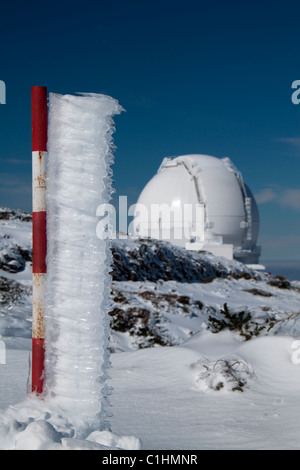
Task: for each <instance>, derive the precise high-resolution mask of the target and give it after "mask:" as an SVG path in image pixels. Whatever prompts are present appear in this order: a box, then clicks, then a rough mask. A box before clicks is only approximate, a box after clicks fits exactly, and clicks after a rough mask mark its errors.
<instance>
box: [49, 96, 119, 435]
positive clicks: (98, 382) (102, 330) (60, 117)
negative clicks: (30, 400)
mask: <svg viewBox="0 0 300 470" xmlns="http://www.w3.org/2000/svg"><path fill="white" fill-rule="evenodd" d="M49 106H50V110H49V126H48V168H47V240H48V242H47V243H48V249H47V250H48V251H47V280H46V306H45V324H46V338H45V347H46V357H45V394H46V398H47V399H48V400H50V401H51V402H53V404H55V403H56V404H57V406H58V407H59V409H61V412H62V414H63V415H64V416H67V417H68V419H69V420H70V422H72V423H73V421H74V420H75V421H77V422H75V423H73V425H74V427H75V429H77V431H78V434H79V435H80V429H85V430H86V429H87V428H89V429H94V428H95V429H99V426H100V428H101V426H102V427H103V423H104V422H105V417H104V416H105V413H104V411H105V400H106V393H107V392H106V389H105V387H106V385H105V380H106V376H107V368H108V366H109V355H108V337H109V333H108V324H109V323H108V318H109V317H108V311H109V309H110V307H111V303H110V302H111V301H110V282H111V277H110V274H109V271H110V264H111V252H110V246H109V240H108V239H107V238H104V239H100V238H98V237H97V234H96V225H97V222H98V220H97V217H96V210H97V207H98V206H99V205H100V204H103V203H107V202H109V201H110V199H111V193H112V180H111V174H112V170H111V164H112V163H113V153H112V150H113V141H112V133H113V132H114V121H113V116H114V115H115V114H119V113H120V112H121V111H122V108H121V106H120V105H119V104H118V102H117V101H116V100H114V99H113V98H111V97H109V96H105V95H100V94H79V95H78V96H73V95H58V94H54V93H50V96H49Z"/></svg>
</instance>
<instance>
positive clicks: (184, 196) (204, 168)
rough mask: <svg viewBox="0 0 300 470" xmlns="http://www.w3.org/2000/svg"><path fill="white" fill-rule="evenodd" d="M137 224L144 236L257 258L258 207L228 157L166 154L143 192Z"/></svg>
mask: <svg viewBox="0 0 300 470" xmlns="http://www.w3.org/2000/svg"><path fill="white" fill-rule="evenodd" d="M133 227H134V234H135V236H138V237H141V238H154V239H164V240H169V241H171V242H172V243H174V244H175V245H178V246H184V247H186V248H187V249H189V250H206V251H210V252H212V253H214V254H216V255H219V256H225V257H227V258H229V259H232V258H235V259H237V260H239V261H243V262H244V263H247V264H257V263H258V259H259V255H260V247H257V246H256V242H257V237H258V231H259V214H258V208H257V205H256V202H255V199H254V197H253V195H252V193H251V191H250V189H249V188H248V187H247V186H246V184H245V183H244V181H243V178H242V175H241V173H240V172H239V171H238V170H237V169H236V168H235V166H234V165H233V164H232V162H231V161H230V159H229V158H223V159H219V158H216V157H212V156H209V155H184V156H180V157H175V158H172V159H171V158H165V159H164V160H163V162H162V164H161V166H160V168H159V169H158V172H157V174H156V175H155V176H154V177H153V178H152V179H151V180H150V181H149V183H148V184H147V185H146V186H145V188H144V189H143V191H142V193H141V194H140V197H139V199H138V202H137V205H136V208H135V214H134V221H133Z"/></svg>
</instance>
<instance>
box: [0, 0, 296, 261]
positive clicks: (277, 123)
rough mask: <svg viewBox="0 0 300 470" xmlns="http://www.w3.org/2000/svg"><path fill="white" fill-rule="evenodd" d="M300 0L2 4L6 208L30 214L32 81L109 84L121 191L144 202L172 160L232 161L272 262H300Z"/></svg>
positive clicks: (61, 87) (0, 145)
mask: <svg viewBox="0 0 300 470" xmlns="http://www.w3.org/2000/svg"><path fill="white" fill-rule="evenodd" d="M299 14H300V4H299V2H297V1H289V0H287V1H278V2H274V1H272V2H271V1H264V0H262V1H256V0H254V1H252V2H248V1H243V2H241V1H218V0H217V1H215V2H208V1H205V2H204V1H201V0H197V1H193V0H152V1H148V0H140V1H130V0H129V1H125V0H122V1H120V0H115V1H102V0H98V1H91V0H86V1H76V0H73V1H72V2H68V1H63V0H62V1H61V2H56V1H51V2H49V1H35V0H34V1H33V0H28V1H27V2H24V1H15V2H11V3H9V2H5V3H2V4H1V7H0V15H1V29H0V39H1V62H0V80H4V81H5V83H6V87H7V89H6V100H7V102H6V104H5V105H0V129H1V131H0V132H1V140H0V160H1V169H2V171H1V175H0V205H2V206H8V207H11V208H21V209H25V210H28V211H30V210H31V116H30V88H31V86H32V85H44V86H47V88H48V91H49V92H56V93H75V92H78V91H84V92H89V91H91V92H98V93H105V94H108V95H111V96H113V97H114V98H116V99H118V101H119V102H120V104H121V105H122V106H123V107H124V108H125V109H126V113H122V114H121V115H120V116H117V117H116V119H115V122H116V134H115V135H114V140H115V144H116V145H117V151H116V152H115V164H114V179H115V189H116V191H117V195H127V196H128V198H129V203H130V204H131V203H134V202H136V199H137V197H138V195H139V193H140V191H141V190H142V188H143V187H144V185H145V184H146V183H147V181H148V180H149V179H150V177H152V176H153V175H154V173H155V172H156V171H157V168H158V167H159V165H160V163H161V161H162V159H163V157H165V156H175V155H180V154H186V153H207V154H210V155H214V156H217V157H224V156H228V157H230V158H231V160H232V161H233V162H234V163H235V165H236V166H237V167H238V168H239V170H240V171H241V172H242V174H243V176H244V179H245V181H246V183H247V184H248V185H249V187H250V188H251V189H252V192H253V193H254V194H255V195H257V200H258V202H259V209H260V215H261V236H260V242H261V244H262V245H263V258H265V259H282V260H283V259H290V260H293V259H300V184H299V174H300V105H298V106H296V105H294V104H293V103H292V101H291V95H292V89H291V84H292V82H293V81H294V80H297V79H300V52H299V50H300V49H299V44H300V20H299V18H300V16H299Z"/></svg>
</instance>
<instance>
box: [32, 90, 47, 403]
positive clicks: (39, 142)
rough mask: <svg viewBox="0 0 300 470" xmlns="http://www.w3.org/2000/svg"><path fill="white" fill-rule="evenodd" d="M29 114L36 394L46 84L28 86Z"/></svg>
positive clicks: (35, 381)
mask: <svg viewBox="0 0 300 470" xmlns="http://www.w3.org/2000/svg"><path fill="white" fill-rule="evenodd" d="M31 117H32V251H33V256H32V275H33V293H32V296H33V305H32V377H31V388H32V391H33V392H36V393H38V394H40V393H42V392H43V383H44V355H45V349H44V339H45V327H44V291H45V277H46V251H47V238H46V157H47V88H46V87H43V86H33V87H32V88H31Z"/></svg>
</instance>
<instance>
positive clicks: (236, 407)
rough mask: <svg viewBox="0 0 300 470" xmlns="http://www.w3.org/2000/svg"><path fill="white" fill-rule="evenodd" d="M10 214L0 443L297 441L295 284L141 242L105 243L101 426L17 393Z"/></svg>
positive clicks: (18, 272)
mask: <svg viewBox="0 0 300 470" xmlns="http://www.w3.org/2000/svg"><path fill="white" fill-rule="evenodd" d="M3 211H4V210H3ZM3 211H2V212H3ZM0 216H1V212H0ZM22 217H23V216H21V215H20V214H19V217H17V216H16V217H15V218H14V217H11V215H10V216H7V217H6V216H3V218H2V219H1V217H0V219H1V220H0V234H1V241H0V261H1V262H2V265H1V267H2V270H1V271H0V280H1V285H0V296H1V297H0V336H1V340H2V341H3V343H4V345H5V348H6V363H5V364H0V409H1V412H0V448H2V449H29V448H33V449H113V448H118V449H138V448H140V449H146V450H150V449H157V450H159V449H163V450H165V449H167V450H169V449H172V450H191V449H194V450H196V449H199V450H200V449H300V430H299V422H300V406H299V405H300V398H299V397H300V364H299V362H300V343H298V342H297V341H298V340H299V339H300V338H299V336H300V320H299V318H300V314H299V312H300V290H299V287H300V283H299V282H296V281H295V282H289V281H288V280H286V279H283V278H281V277H280V278H278V277H274V276H271V275H268V274H267V273H263V272H256V271H251V270H249V269H248V268H246V267H243V266H241V265H240V263H235V262H227V261H226V260H224V259H221V258H220V259H217V258H214V257H212V256H211V255H207V254H199V255H197V256H196V255H193V256H191V257H189V255H188V253H186V255H185V253H183V252H182V251H178V250H177V249H174V250H172V249H170V248H168V247H167V245H161V246H158V245H156V244H155V243H150V242H149V244H148V245H147V244H142V245H141V244H137V243H135V242H132V241H122V242H118V241H115V242H114V247H113V252H114V261H115V263H116V265H115V274H114V278H113V283H112V288H113V292H112V295H113V298H114V310H113V312H112V316H111V340H110V344H111V350H112V351H113V352H112V353H111V356H110V360H111V364H112V366H111V369H110V377H111V378H110V379H109V381H108V384H109V385H110V386H111V387H112V393H111V395H110V397H109V401H110V404H111V407H110V410H111V414H112V416H111V417H110V418H109V419H108V421H109V424H110V429H107V430H102V429H99V430H96V431H95V430H93V432H91V430H89V429H85V430H83V431H82V432H81V434H80V435H78V434H76V431H75V430H74V428H73V427H72V425H71V424H70V422H68V420H67V419H66V417H65V416H63V414H62V413H61V410H60V409H59V407H58V406H57V403H54V402H52V401H51V399H47V400H41V399H40V398H37V397H35V396H33V395H32V394H31V393H28V381H29V377H28V375H29V370H30V363H29V362H30V349H31V340H30V337H31V267H30V237H31V224H30V218H29V219H26V218H25V219H23V220H22ZM16 247H20V249H18V248H16ZM184 256H186V258H184ZM28 260H29V261H28ZM147 265H148V268H149V269H148V271H147ZM186 266H188V268H189V269H188V270H187V271H185V270H184V267H186ZM24 267H25V269H24ZM189 273H193V275H191V276H190V274H189ZM172 275H173V277H174V279H172ZM224 304H227V306H228V309H229V311H230V314H231V317H230V318H231V319H232V321H231V320H230V321H229V319H228V317H226V309H225V307H224ZM224 312H225V313H224ZM242 312H243V313H242ZM216 331H218V332H216ZM0 357H1V356H0Z"/></svg>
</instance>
